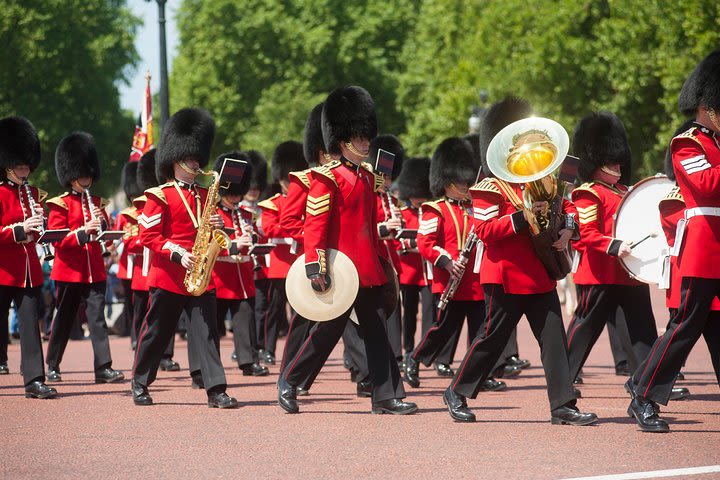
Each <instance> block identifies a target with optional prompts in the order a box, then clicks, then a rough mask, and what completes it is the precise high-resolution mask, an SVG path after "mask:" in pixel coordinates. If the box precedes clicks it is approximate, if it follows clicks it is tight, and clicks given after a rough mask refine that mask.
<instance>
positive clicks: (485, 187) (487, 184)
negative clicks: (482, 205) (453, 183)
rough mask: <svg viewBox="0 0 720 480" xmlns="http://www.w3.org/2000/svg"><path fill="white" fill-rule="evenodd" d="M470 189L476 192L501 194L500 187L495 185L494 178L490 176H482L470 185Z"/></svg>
mask: <svg viewBox="0 0 720 480" xmlns="http://www.w3.org/2000/svg"><path fill="white" fill-rule="evenodd" d="M470 190H473V191H476V192H490V193H495V194H497V195H500V196H502V192H501V191H500V188H499V187H498V186H497V184H496V183H495V179H494V178H492V177H486V178H483V179H482V180H480V182H479V183H476V184H475V185H473V186H472V187H470Z"/></svg>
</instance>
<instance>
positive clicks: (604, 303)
mask: <svg viewBox="0 0 720 480" xmlns="http://www.w3.org/2000/svg"><path fill="white" fill-rule="evenodd" d="M578 289H579V291H580V293H581V297H580V298H582V299H584V300H583V301H582V302H578V307H577V309H576V312H575V319H574V322H573V323H574V324H573V327H572V329H569V330H568V333H567V337H568V358H569V359H570V375H571V377H572V378H575V376H576V375H577V374H578V372H579V371H580V369H581V368H582V366H583V365H584V364H585V361H586V360H587V357H588V355H590V351H591V350H592V347H593V346H594V345H595V342H596V341H597V339H598V337H599V336H600V334H601V333H602V331H603V328H605V324H606V323H607V321H608V319H609V318H611V317H615V318H617V315H616V312H617V308H618V307H620V308H621V309H622V311H623V313H624V314H625V318H627V319H628V321H627V322H626V323H625V325H627V327H624V328H623V327H621V328H618V329H617V333H618V334H619V335H620V337H621V339H622V338H623V336H625V338H626V339H627V340H623V341H624V343H627V341H628V340H629V345H628V347H627V348H626V350H627V351H628V365H629V367H630V369H631V370H634V369H636V368H637V366H638V364H639V363H640V362H641V361H642V359H644V358H645V357H647V355H648V353H650V348H652V344H653V343H654V342H655V339H656V338H657V328H656V327H655V317H654V316H653V312H652V304H651V303H650V288H649V287H648V286H647V285H639V286H629V285H578ZM625 329H627V332H625Z"/></svg>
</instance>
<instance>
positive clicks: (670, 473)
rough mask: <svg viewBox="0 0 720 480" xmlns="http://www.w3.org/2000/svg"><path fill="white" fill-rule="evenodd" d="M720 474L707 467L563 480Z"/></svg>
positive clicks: (715, 468) (718, 468) (717, 469)
mask: <svg viewBox="0 0 720 480" xmlns="http://www.w3.org/2000/svg"><path fill="white" fill-rule="evenodd" d="M718 472H720V465H708V466H707V467H690V468H675V469H672V470H655V471H652V472H632V473H618V474H614V475H598V476H596V477H574V478H565V479H563V480H635V479H638V478H663V477H680V476H686V475H702V474H705V473H718Z"/></svg>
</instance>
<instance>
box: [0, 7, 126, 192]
mask: <svg viewBox="0 0 720 480" xmlns="http://www.w3.org/2000/svg"><path fill="white" fill-rule="evenodd" d="M138 24H139V19H138V18H136V17H134V16H133V15H131V13H130V12H129V11H128V9H127V8H126V6H125V1H124V0H6V1H5V2H3V8H2V9H0V45H2V46H3V48H2V49H0V66H1V68H0V116H6V115H22V116H25V117H27V118H28V119H30V120H31V121H32V122H33V124H34V125H35V127H36V128H37V130H38V133H39V136H40V140H41V144H42V163H41V166H40V168H39V171H38V172H37V173H36V175H35V177H34V179H33V182H34V183H37V184H38V185H39V186H41V187H42V188H44V189H47V190H50V192H51V193H58V192H59V191H60V190H61V186H60V185H58V183H57V180H56V179H55V167H54V158H55V147H56V146H57V144H58V142H59V141H60V139H61V138H62V137H63V136H65V135H67V134H68V133H70V132H71V131H73V130H85V131H87V132H89V133H91V134H93V135H94V136H95V139H96V142H97V148H98V153H99V156H100V163H101V167H102V173H103V179H102V180H101V182H100V185H98V186H97V187H96V188H94V190H95V191H97V192H102V193H105V194H108V193H110V192H113V191H114V190H115V189H116V188H117V185H118V183H119V178H120V168H121V166H122V164H123V163H125V162H126V161H127V158H128V155H129V149H130V143H131V140H132V132H133V124H134V121H133V118H132V115H129V114H126V113H123V112H122V111H121V109H120V105H119V94H118V89H117V84H118V82H122V81H127V74H128V73H129V70H128V69H129V68H131V67H132V66H133V65H135V63H136V61H137V59H138V56H137V52H136V51H135V48H134V45H133V40H134V35H135V29H136V27H137V25H138Z"/></svg>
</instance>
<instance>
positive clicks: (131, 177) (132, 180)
mask: <svg viewBox="0 0 720 480" xmlns="http://www.w3.org/2000/svg"><path fill="white" fill-rule="evenodd" d="M137 172H138V162H128V163H126V164H125V165H124V166H123V169H122V173H121V174H120V183H121V184H122V188H123V191H124V192H125V196H126V197H127V201H128V203H129V202H132V199H133V198H135V197H139V196H140V195H142V192H143V191H142V190H140V187H139V186H138V181H137Z"/></svg>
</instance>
